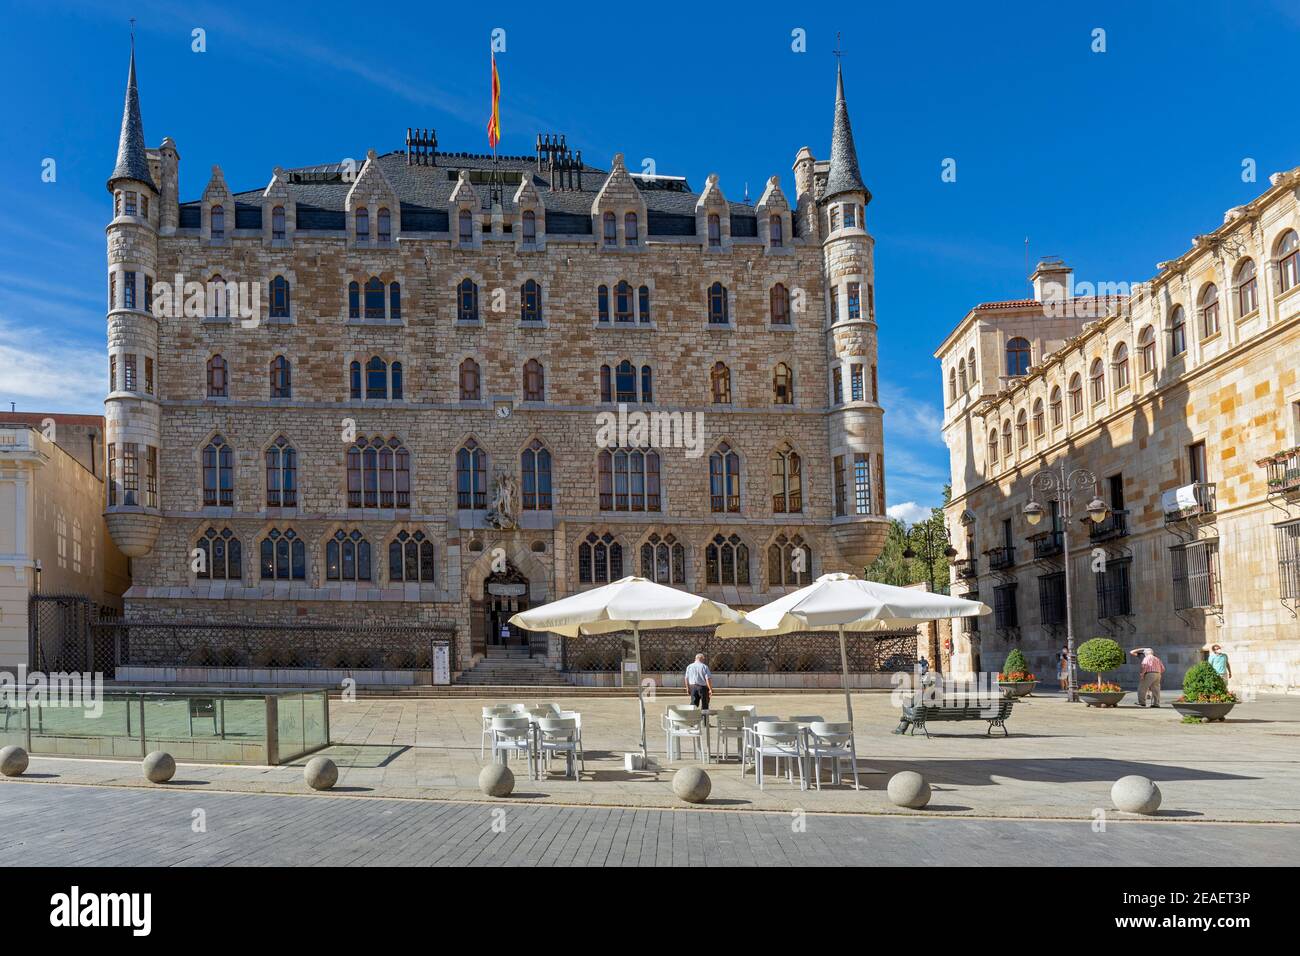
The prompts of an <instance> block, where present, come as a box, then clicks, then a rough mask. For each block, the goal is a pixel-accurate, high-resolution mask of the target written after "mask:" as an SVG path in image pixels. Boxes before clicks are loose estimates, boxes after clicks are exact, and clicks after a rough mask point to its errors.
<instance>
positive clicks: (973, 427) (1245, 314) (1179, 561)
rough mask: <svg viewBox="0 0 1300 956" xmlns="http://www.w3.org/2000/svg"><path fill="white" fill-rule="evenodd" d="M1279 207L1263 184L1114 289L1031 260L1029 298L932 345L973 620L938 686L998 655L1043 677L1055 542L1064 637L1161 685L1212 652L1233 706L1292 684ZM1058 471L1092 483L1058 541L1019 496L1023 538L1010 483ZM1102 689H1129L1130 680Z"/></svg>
mask: <svg viewBox="0 0 1300 956" xmlns="http://www.w3.org/2000/svg"><path fill="white" fill-rule="evenodd" d="M1298 195H1300V169H1295V170H1291V171H1289V172H1285V173H1279V174H1276V175H1274V176H1273V177H1272V178H1271V186H1270V188H1269V189H1268V190H1266V191H1265V192H1264V193H1262V194H1261V195H1260V196H1258V197H1257V198H1256V199H1254V200H1253V201H1251V202H1249V203H1247V204H1245V205H1243V206H1238V207H1235V208H1233V209H1230V210H1228V212H1227V213H1226V214H1225V216H1224V218H1223V221H1222V223H1221V224H1219V225H1217V226H1215V227H1214V228H1212V229H1210V230H1208V231H1207V232H1206V233H1204V234H1203V235H1200V236H1197V237H1196V239H1195V240H1194V244H1193V246H1192V248H1191V249H1189V250H1187V251H1186V252H1184V253H1182V254H1181V255H1179V256H1177V257H1176V258H1173V259H1170V260H1169V261H1167V262H1162V263H1160V266H1159V270H1160V271H1159V272H1158V274H1157V275H1156V276H1155V277H1154V278H1152V279H1150V280H1149V281H1146V282H1141V283H1137V284H1135V285H1134V286H1132V287H1131V288H1127V287H1120V286H1116V287H1112V288H1095V287H1094V288H1087V289H1084V288H1082V287H1081V286H1082V284H1080V285H1079V286H1076V285H1075V283H1074V281H1073V278H1072V275H1071V271H1070V269H1069V268H1068V267H1067V266H1065V265H1064V264H1063V263H1061V262H1059V261H1048V262H1042V263H1040V264H1039V266H1038V269H1037V271H1036V272H1035V274H1034V276H1033V277H1032V278H1033V282H1034V289H1035V294H1034V297H1033V298H1032V299H1025V300H1017V301H1006V302H990V303H984V304H982V305H979V306H976V307H975V308H974V309H972V310H971V311H970V312H969V313H968V314H967V315H966V317H965V318H964V319H963V320H962V321H961V323H960V324H959V325H958V326H957V328H956V329H954V330H953V332H952V333H950V334H949V336H948V337H947V338H946V339H945V340H944V342H943V344H942V345H941V346H940V347H939V349H938V351H937V352H936V353H935V357H936V358H937V359H938V360H939V362H940V366H941V369H942V375H943V388H944V399H945V407H946V413H945V416H944V436H945V440H946V442H947V445H948V448H949V451H950V455H951V468H952V500H951V502H950V504H949V506H948V508H947V517H948V522H949V527H950V528H951V529H953V542H954V544H955V545H956V546H957V548H958V551H959V554H960V558H959V560H958V561H956V562H955V567H954V572H953V593H954V594H968V595H972V596H975V595H977V596H978V597H979V598H980V599H981V600H983V601H985V602H986V603H988V604H989V605H990V606H992V607H993V609H994V615H993V616H992V617H985V618H982V619H981V620H980V621H979V622H978V630H972V629H971V628H970V627H969V626H967V627H966V628H964V629H963V627H962V626H961V624H960V623H958V624H957V625H956V628H955V630H956V634H955V636H954V650H955V652H956V655H955V656H956V658H957V665H956V666H958V668H959V669H975V670H979V669H983V670H986V671H987V670H996V669H998V668H999V667H1000V666H1001V664H1002V661H1003V659H1004V658H1005V655H1006V652H1007V651H1008V650H1009V649H1010V648H1011V647H1012V646H1017V645H1018V646H1020V647H1021V648H1022V649H1023V650H1024V651H1025V653H1026V656H1027V657H1028V659H1029V662H1030V665H1031V667H1033V668H1034V669H1035V671H1036V672H1037V673H1038V676H1039V678H1040V679H1041V680H1047V681H1054V680H1055V670H1056V659H1057V654H1058V653H1059V651H1060V650H1061V648H1062V647H1063V646H1064V644H1065V628H1064V622H1065V593H1064V588H1065V577H1064V567H1063V551H1064V550H1065V548H1064V546H1065V545H1066V544H1067V543H1068V547H1069V551H1070V572H1071V573H1070V583H1071V598H1072V605H1073V615H1072V617H1073V624H1074V629H1075V634H1076V640H1077V641H1079V642H1082V641H1083V640H1086V639H1088V638H1090V637H1097V636H1110V637H1113V638H1115V639H1116V640H1118V641H1119V642H1120V643H1121V644H1122V645H1124V646H1125V648H1126V649H1127V648H1132V647H1135V646H1144V645H1149V646H1153V647H1155V648H1156V650H1157V653H1158V654H1160V655H1161V656H1162V657H1163V659H1164V660H1165V663H1166V665H1167V666H1168V668H1169V673H1168V674H1167V675H1166V680H1165V686H1166V687H1167V688H1168V687H1171V686H1172V687H1175V688H1176V687H1177V686H1178V683H1179V682H1180V681H1181V677H1182V674H1183V672H1184V671H1185V670H1186V669H1187V668H1188V667H1189V666H1190V665H1192V664H1194V663H1196V662H1197V661H1199V660H1201V659H1202V658H1203V656H1204V654H1205V653H1206V652H1207V651H1208V649H1209V647H1210V645H1212V644H1214V643H1220V644H1222V645H1223V647H1224V650H1225V651H1226V652H1227V653H1228V655H1229V659H1230V661H1231V664H1232V672H1233V681H1232V685H1233V687H1234V689H1237V690H1244V689H1251V690H1260V691H1283V690H1285V691H1294V690H1296V688H1297V685H1300V622H1298V621H1297V601H1300V494H1298V492H1300V449H1298V448H1297V446H1300V377H1298V369H1300V361H1298V359H1300V268H1298V266H1297V261H1298V258H1300V256H1298V253H1297V249H1298V247H1300V239H1298V238H1297V232H1298V231H1300V210H1298V209H1297V196H1298ZM1080 292H1087V293H1089V294H1088V295H1087V296H1082V295H1079V294H1078V293H1080ZM1062 459H1065V460H1066V461H1067V462H1068V467H1069V468H1071V469H1086V470H1087V471H1089V472H1091V473H1092V474H1093V475H1094V476H1095V478H1096V484H1095V485H1094V484H1092V483H1091V482H1089V481H1087V480H1084V481H1083V482H1082V487H1080V488H1079V490H1077V491H1076V492H1075V495H1074V499H1073V500H1074V508H1073V518H1072V520H1071V521H1070V522H1069V524H1068V527H1067V526H1066V524H1065V522H1064V520H1063V517H1062V516H1060V515H1058V514H1057V513H1056V512H1054V511H1052V510H1051V509H1052V508H1053V505H1052V504H1051V503H1050V501H1049V498H1050V496H1049V495H1046V494H1044V493H1042V492H1041V491H1040V492H1038V493H1037V496H1036V497H1037V500H1038V501H1039V503H1040V504H1041V505H1042V506H1043V507H1044V508H1046V509H1049V510H1048V513H1047V514H1046V516H1045V518H1044V519H1043V520H1042V521H1041V523H1040V524H1039V525H1038V526H1037V527H1032V526H1030V525H1029V524H1028V523H1027V521H1026V519H1025V517H1024V513H1023V509H1024V507H1025V505H1026V504H1027V503H1028V502H1029V501H1030V499H1031V497H1032V496H1033V495H1034V492H1033V490H1032V489H1031V480H1032V478H1033V476H1034V474H1035V473H1036V472H1039V471H1040V470H1041V469H1044V468H1056V467H1057V466H1058V465H1059V462H1060V461H1061V460H1062ZM1094 495H1097V496H1100V497H1101V499H1102V500H1103V501H1104V502H1105V503H1106V505H1107V506H1108V508H1109V512H1108V514H1107V516H1106V518H1105V519H1103V520H1102V521H1101V522H1100V523H1094V522H1092V521H1089V520H1087V519H1085V518H1084V517H1083V516H1084V508H1085V506H1086V504H1087V503H1088V501H1089V500H1090V499H1092V498H1093V497H1094ZM1063 533H1066V534H1068V542H1066V541H1065V540H1064V539H1063ZM1113 676H1117V677H1119V678H1120V679H1121V680H1122V682H1124V683H1127V684H1129V685H1130V686H1132V684H1133V683H1135V682H1136V664H1135V663H1130V664H1128V665H1127V666H1126V668H1125V669H1124V671H1122V672H1121V673H1120V674H1119V675H1113ZM1082 677H1083V679H1091V678H1090V677H1088V675H1082Z"/></svg>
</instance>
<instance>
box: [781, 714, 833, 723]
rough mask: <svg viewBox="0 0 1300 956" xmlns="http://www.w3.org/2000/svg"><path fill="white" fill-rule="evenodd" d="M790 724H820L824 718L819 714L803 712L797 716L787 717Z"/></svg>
mask: <svg viewBox="0 0 1300 956" xmlns="http://www.w3.org/2000/svg"><path fill="white" fill-rule="evenodd" d="M789 720H790V723H792V724H820V723H822V722H823V721H825V720H826V718H825V717H823V716H822V715H821V714H803V715H802V716H798V717H791V718H789Z"/></svg>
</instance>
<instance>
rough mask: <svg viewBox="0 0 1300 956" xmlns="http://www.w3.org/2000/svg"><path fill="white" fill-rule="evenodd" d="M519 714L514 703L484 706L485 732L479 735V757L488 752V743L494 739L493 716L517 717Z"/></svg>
mask: <svg viewBox="0 0 1300 956" xmlns="http://www.w3.org/2000/svg"><path fill="white" fill-rule="evenodd" d="M515 716H518V715H517V714H516V713H515V711H514V705H513V704H489V705H488V706H487V707H484V708H483V733H482V735H481V736H480V737H479V745H478V755H479V759H480V760H481V759H482V758H483V755H484V754H485V753H486V752H487V743H488V741H489V740H491V739H492V718H493V717H515Z"/></svg>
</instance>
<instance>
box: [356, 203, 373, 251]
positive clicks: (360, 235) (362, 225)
mask: <svg viewBox="0 0 1300 956" xmlns="http://www.w3.org/2000/svg"><path fill="white" fill-rule="evenodd" d="M356 225H357V242H369V241H370V210H369V209H367V208H366V207H365V206H359V207H358V208H357V212H356Z"/></svg>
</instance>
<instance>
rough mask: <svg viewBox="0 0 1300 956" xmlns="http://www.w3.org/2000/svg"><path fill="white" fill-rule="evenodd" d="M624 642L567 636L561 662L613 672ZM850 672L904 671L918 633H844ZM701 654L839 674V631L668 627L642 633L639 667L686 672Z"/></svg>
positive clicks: (731, 663) (737, 666)
mask: <svg viewBox="0 0 1300 956" xmlns="http://www.w3.org/2000/svg"><path fill="white" fill-rule="evenodd" d="M627 647H628V642H627V641H626V640H624V638H622V637H621V636H620V635H618V634H592V635H584V636H582V637H566V638H564V639H563V642H562V646H561V661H562V665H563V667H564V669H565V670H570V671H616V670H618V669H619V666H620V662H621V661H622V660H623V656H624V654H625V653H626V652H627V650H626V649H627ZM845 647H846V650H847V652H848V663H849V670H850V671H852V672H854V673H870V672H888V671H900V670H901V671H907V670H911V669H912V668H913V666H915V664H916V631H915V629H908V630H904V631H882V632H880V633H878V634H877V633H873V634H850V635H847V636H846V641H845ZM696 654H703V655H704V656H705V658H706V659H707V660H708V662H709V668H710V669H711V670H714V671H717V672H719V673H722V672H733V673H734V672H740V673H778V674H808V673H839V671H840V639H839V635H838V634H831V633H826V632H820V631H813V632H804V633H799V634H782V635H780V636H777V637H750V638H719V637H714V636H713V635H712V633H711V632H709V631H707V630H693V629H689V628H672V629H667V630H657V631H647V632H643V633H642V635H641V667H642V670H643V671H645V672H646V673H657V672H663V671H669V672H671V671H685V670H686V665H687V664H689V663H691V661H693V660H695V655H696Z"/></svg>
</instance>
